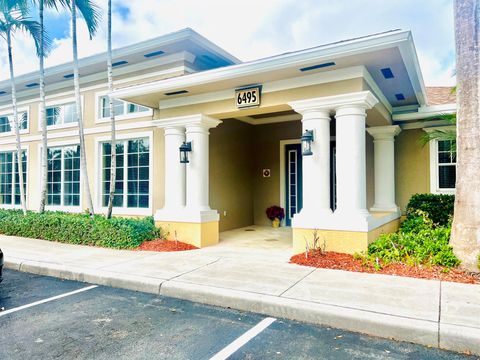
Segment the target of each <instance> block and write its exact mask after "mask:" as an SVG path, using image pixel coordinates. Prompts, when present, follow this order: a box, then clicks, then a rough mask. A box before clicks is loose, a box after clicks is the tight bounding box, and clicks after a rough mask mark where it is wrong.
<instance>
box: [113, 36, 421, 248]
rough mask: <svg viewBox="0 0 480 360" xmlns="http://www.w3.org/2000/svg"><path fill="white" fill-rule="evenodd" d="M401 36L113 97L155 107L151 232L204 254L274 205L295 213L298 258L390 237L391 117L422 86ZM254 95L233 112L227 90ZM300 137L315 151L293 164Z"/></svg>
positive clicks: (416, 97) (395, 130) (395, 220)
mask: <svg viewBox="0 0 480 360" xmlns="http://www.w3.org/2000/svg"><path fill="white" fill-rule="evenodd" d="M406 35H407V34H400V33H392V34H382V35H379V36H378V37H372V38H367V39H365V40H358V41H357V40H352V41H351V42H345V43H338V44H332V45H331V46H330V47H319V48H316V49H307V50H303V51H299V52H294V53H288V54H283V55H279V56H278V57H273V58H268V59H261V60H258V61H254V62H249V63H240V64H235V65H230V66H226V67H220V68H218V69H213V70H209V71H205V72H199V73H193V74H186V75H185V76H182V77H178V78H172V79H166V80H161V81H158V82H153V83H151V84H146V85H138V86H132V87H129V88H125V89H119V90H117V91H115V92H114V96H116V97H117V98H121V99H125V100H127V101H131V102H134V103H138V104H142V105H145V106H150V107H155V108H156V109H157V110H156V111H155V114H154V118H155V120H154V121H153V123H154V125H155V126H156V127H157V131H158V136H160V137H163V143H164V157H165V158H164V163H163V164H164V168H163V174H164V177H165V182H164V189H163V191H164V197H163V203H162V204H160V206H158V207H157V208H156V211H155V213H154V218H155V222H156V223H157V224H158V225H159V226H161V227H162V228H163V229H164V230H165V231H166V232H168V233H169V234H170V235H169V237H170V238H171V239H178V240H180V241H184V242H188V243H191V244H193V245H196V246H199V247H203V246H208V245H213V244H216V243H218V241H219V233H220V231H226V230H233V229H236V228H246V227H248V226H252V225H253V226H260V225H268V223H269V221H268V219H267V218H266V215H265V209H266V208H267V207H269V206H272V205H281V206H284V207H285V208H286V210H287V214H288V213H291V215H293V216H292V218H291V234H292V236H291V237H292V247H293V252H294V253H301V252H303V251H305V249H306V248H307V247H311V244H312V242H313V240H314V236H317V237H319V239H320V242H321V243H322V244H324V245H325V246H326V248H327V250H330V251H338V252H347V253H354V252H358V251H364V250H366V249H367V246H368V244H369V243H371V242H372V241H374V240H375V239H376V238H378V236H379V235H380V234H382V233H388V232H393V231H395V230H396V229H397V228H398V225H399V219H400V215H401V211H400V209H399V206H398V205H397V202H396V194H395V188H396V179H397V178H396V176H395V137H396V136H397V135H398V134H399V133H400V127H399V126H398V125H396V124H395V123H393V121H392V113H393V112H394V111H395V108H398V109H400V110H401V109H403V108H404V107H407V106H416V105H415V104H421V103H422V102H423V101H424V99H423V98H422V96H421V95H422V90H421V86H422V84H421V81H420V79H415V78H414V77H413V75H414V74H415V72H414V71H413V70H412V68H411V66H412V63H411V62H407V61H405V59H404V57H405V56H407V55H408V54H409V52H410V51H412V48H411V47H410V46H409V45H410V44H411V38H410V37H408V36H406ZM400 50H401V51H400ZM353 55H355V56H353ZM410 55H412V54H410ZM410 55H408V56H410ZM412 56H413V55H412ZM378 59H384V60H385V62H386V63H379V60H378ZM386 69H389V70H388V71H384V70H386ZM392 69H393V70H392ZM412 71H413V72H412ZM390 73H395V74H396V78H398V79H399V80H396V79H395V80H392V77H391V76H387V75H385V74H388V75H389V74H390ZM412 74H413V75H412ZM393 78H395V76H394V77H393ZM252 84H253V85H252ZM252 86H253V87H255V88H256V89H257V91H258V94H256V95H258V100H259V101H258V102H256V103H255V104H254V105H253V106H240V107H239V106H238V104H236V101H237V99H236V98H235V91H236V90H238V89H248V88H249V87H252ZM260 98H261V101H260ZM400 99H403V100H400ZM400 110H399V111H400ZM302 133H309V134H311V135H312V136H313V141H312V142H311V152H310V153H308V154H304V155H303V156H298V155H299V154H300V153H301V150H300V147H299V144H300V140H301V137H302ZM182 145H188V146H187V148H188V149H189V150H191V151H189V152H188V154H186V155H185V156H187V155H188V161H182V162H181V161H180V147H181V146H182ZM288 149H290V150H288ZM286 150H288V153H287V151H286ZM212 164H213V166H212ZM292 203H294V206H291V204H292ZM286 223H287V222H285V223H284V224H283V225H286ZM288 223H290V218H289V221H288ZM307 244H308V246H307Z"/></svg>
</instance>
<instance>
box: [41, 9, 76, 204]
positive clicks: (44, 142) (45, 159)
mask: <svg viewBox="0 0 480 360" xmlns="http://www.w3.org/2000/svg"><path fill="white" fill-rule="evenodd" d="M33 2H34V3H36V2H38V17H39V20H40V28H41V29H42V32H41V34H40V54H39V55H38V58H39V69H40V81H39V83H40V118H41V119H42V170H41V173H42V180H41V194H40V207H39V212H40V213H43V212H44V211H45V204H46V201H47V171H48V142H47V116H46V105H45V65H44V62H45V56H46V54H45V52H44V51H43V43H44V41H45V25H44V8H45V6H47V7H50V8H55V9H57V0H33ZM58 2H59V3H60V4H61V5H62V6H63V7H66V6H67V5H68V2H67V0H58Z"/></svg>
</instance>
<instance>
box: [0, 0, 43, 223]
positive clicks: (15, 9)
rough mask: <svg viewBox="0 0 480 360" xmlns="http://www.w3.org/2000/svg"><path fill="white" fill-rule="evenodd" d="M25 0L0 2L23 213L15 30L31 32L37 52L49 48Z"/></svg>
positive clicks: (24, 202) (1, 26)
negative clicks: (14, 47) (42, 38)
mask: <svg viewBox="0 0 480 360" xmlns="http://www.w3.org/2000/svg"><path fill="white" fill-rule="evenodd" d="M25 5H26V4H25V2H24V1H13V0H4V1H1V2H0V7H1V8H0V13H1V14H0V15H1V19H0V34H1V36H2V37H3V38H4V39H5V40H6V41H7V49H8V63H9V68H10V83H11V92H12V107H13V121H14V130H15V137H16V148H17V159H16V160H17V169H18V175H19V176H18V178H19V186H20V202H21V205H22V210H23V213H24V214H26V213H27V205H26V199H25V188H24V182H25V181H24V178H23V163H22V145H21V142H20V123H19V119H18V109H17V94H16V86H15V73H14V69H13V51H12V37H13V36H14V34H15V32H17V31H23V32H25V33H27V34H29V35H30V36H31V37H32V38H33V40H34V42H35V47H36V49H37V54H40V53H43V52H44V51H45V49H46V48H48V45H49V42H48V39H47V38H45V37H44V40H43V41H42V42H40V37H41V35H42V29H41V27H40V24H39V23H38V22H37V21H33V20H31V19H30V18H28V9H27V7H26V6H25Z"/></svg>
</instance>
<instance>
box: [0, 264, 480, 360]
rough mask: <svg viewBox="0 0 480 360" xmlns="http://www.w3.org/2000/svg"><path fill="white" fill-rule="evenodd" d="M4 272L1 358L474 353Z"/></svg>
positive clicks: (197, 358)
mask: <svg viewBox="0 0 480 360" xmlns="http://www.w3.org/2000/svg"><path fill="white" fill-rule="evenodd" d="M4 275H5V276H4V282H3V283H2V284H0V307H3V308H4V310H3V311H2V312H0V359H22V360H26V359H124V358H125V359H192V360H201V359H215V360H219V359H227V358H228V359H474V357H469V356H466V355H460V354H455V353H451V352H447V351H441V350H438V349H429V348H425V347H422V346H419V345H414V344H408V343H401V342H395V341H389V340H384V339H378V338H373V337H368V336H363V335H359V334H354V333H349V332H345V331H342V330H338V329H330V328H326V327H318V326H310V325H306V324H301V323H297V322H292V321H286V320H282V319H272V318H268V317H266V316H263V315H258V314H252V313H245V312H239V311H234V310H230V309H222V308H216V307H211V306H204V305H200V304H195V303H192V302H188V301H180V300H175V299H171V298H164V297H159V296H155V295H150V294H144V293H138V292H133V291H127V290H121V289H114V288H108V287H101V286H91V285H90V284H85V283H78V282H74V281H62V280H59V279H55V278H50V277H45V276H37V275H31V274H26V273H21V272H16V271H11V270H5V274H4Z"/></svg>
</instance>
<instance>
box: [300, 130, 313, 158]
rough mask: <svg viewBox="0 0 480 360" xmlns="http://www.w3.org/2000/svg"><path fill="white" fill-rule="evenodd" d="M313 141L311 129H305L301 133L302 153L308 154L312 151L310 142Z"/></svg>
mask: <svg viewBox="0 0 480 360" xmlns="http://www.w3.org/2000/svg"><path fill="white" fill-rule="evenodd" d="M313 141H314V137H313V130H305V132H304V133H303V134H302V155H303V156H310V155H313V152H312V142H313Z"/></svg>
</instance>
